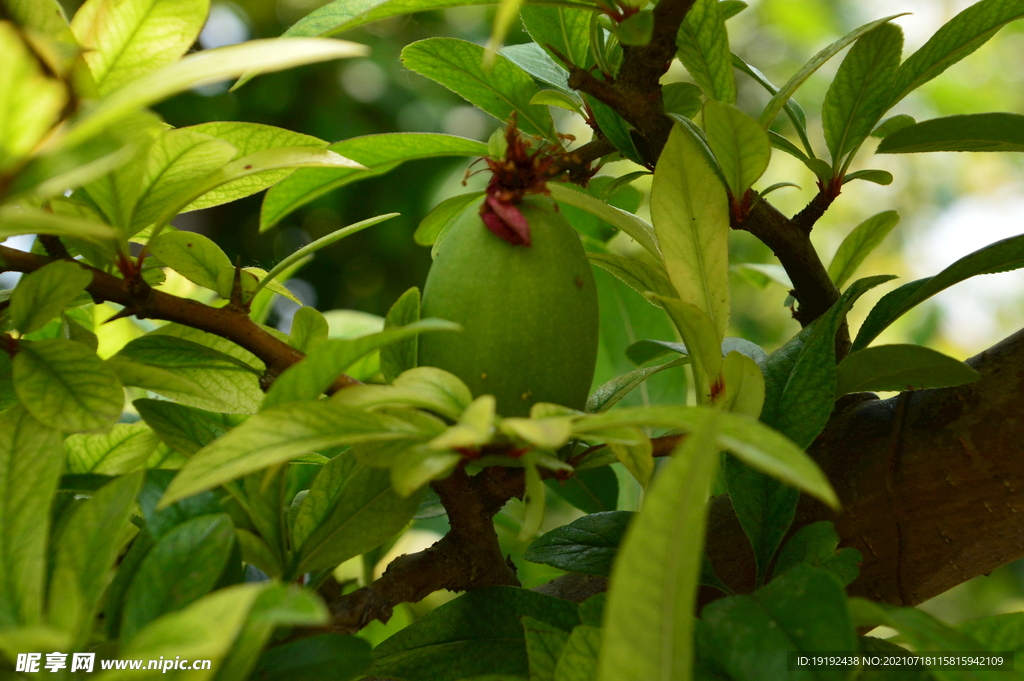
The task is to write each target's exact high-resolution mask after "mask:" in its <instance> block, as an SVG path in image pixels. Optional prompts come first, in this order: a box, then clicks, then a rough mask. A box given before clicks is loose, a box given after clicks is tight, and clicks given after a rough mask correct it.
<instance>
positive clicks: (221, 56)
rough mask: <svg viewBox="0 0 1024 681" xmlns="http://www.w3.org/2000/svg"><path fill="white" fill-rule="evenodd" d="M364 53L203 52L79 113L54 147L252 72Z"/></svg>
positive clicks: (291, 42) (292, 43)
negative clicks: (168, 100)
mask: <svg viewBox="0 0 1024 681" xmlns="http://www.w3.org/2000/svg"><path fill="white" fill-rule="evenodd" d="M365 55H366V48H364V47H363V46H362V45H356V44H355V43H350V42H347V41H344V40H320V39H315V38H287V39H282V38H277V39H273V40H251V41H249V42H247V43H243V44H241V45H231V46H229V47H221V48H217V49H215V50H203V51H202V52H199V53H196V54H192V55H189V56H187V57H185V58H184V59H182V60H181V61H179V62H177V63H175V64H171V65H170V66H165V67H163V68H161V69H158V70H156V71H153V72H151V73H148V74H147V75H145V76H142V77H141V78H139V79H137V80H133V81H131V82H130V83H128V84H127V85H125V86H123V87H121V88H119V89H118V90H116V91H114V92H112V93H110V94H109V95H107V96H106V97H104V98H103V99H101V100H100V101H99V102H97V103H96V105H95V106H94V107H93V108H91V109H89V110H88V111H87V112H85V113H84V114H83V115H82V116H81V118H79V119H78V120H77V121H76V123H75V124H74V125H73V126H72V127H71V128H70V129H69V130H68V132H67V133H66V134H65V136H64V137H63V138H61V140H60V143H61V144H63V145H64V146H68V145H73V144H75V143H77V142H80V141H82V140H84V139H86V138H88V137H91V136H92V135H94V134H96V133H97V132H99V131H100V130H102V129H104V128H106V127H107V126H109V125H111V124H113V123H116V122H117V121H118V120H119V119H121V118H123V117H125V116H127V115H128V114H130V113H132V112H134V111H136V110H138V109H139V108H141V107H145V106H149V105H150V104H153V103H155V102H159V101H160V100H163V99H166V98H167V97H170V96H171V95H175V94H177V93H179V92H182V91H184V90H188V89H189V88H194V87H200V86H202V85H210V84H212V83H218V82H221V81H223V80H226V79H228V78H233V77H235V76H239V75H241V74H242V73H244V72H246V71H248V70H250V69H252V70H257V71H279V70H282V69H287V68H291V67H293V66H300V65H302V64H310V63H314V62H320V61H327V60H331V59H343V58H346V57H362V56H365Z"/></svg>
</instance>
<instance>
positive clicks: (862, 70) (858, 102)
mask: <svg viewBox="0 0 1024 681" xmlns="http://www.w3.org/2000/svg"><path fill="white" fill-rule="evenodd" d="M902 51H903V31H902V30H901V29H900V27H899V26H896V25H895V24H882V25H880V26H877V27H876V28H874V29H873V30H871V31H869V32H868V33H865V34H864V35H862V36H861V37H860V39H858V40H857V42H856V43H854V45H853V47H852V48H851V49H850V52H849V53H848V54H847V55H846V58H845V59H843V63H842V64H841V65H840V67H839V71H838V72H837V73H836V77H835V79H833V81H832V85H831V86H829V89H828V92H827V93H826V94H825V101H824V103H823V104H822V107H821V123H822V126H823V127H824V129H825V143H826V144H827V145H828V150H829V152H830V153H831V154H832V164H833V165H835V166H836V167H837V168H839V167H843V164H844V158H845V157H846V155H847V154H850V153H854V152H856V150H857V149H859V148H860V145H861V144H862V143H863V142H864V140H865V139H867V136H868V134H869V133H870V132H871V130H872V128H874V127H875V124H876V123H878V119H880V118H881V117H882V114H884V113H885V112H886V111H887V110H888V109H889V107H890V106H891V103H890V101H889V85H890V84H891V83H892V79H893V76H894V75H895V73H896V67H898V66H899V63H900V55H901V54H902Z"/></svg>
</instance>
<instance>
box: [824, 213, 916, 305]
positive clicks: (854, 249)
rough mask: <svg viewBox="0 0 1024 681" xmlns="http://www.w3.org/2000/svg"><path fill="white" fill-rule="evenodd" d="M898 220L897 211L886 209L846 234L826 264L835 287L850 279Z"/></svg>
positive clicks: (840, 286)
mask: <svg viewBox="0 0 1024 681" xmlns="http://www.w3.org/2000/svg"><path fill="white" fill-rule="evenodd" d="M899 221H900V215H899V213H897V212H896V211H894V210H887V211H884V212H882V213H877V214H876V215H872V216H871V217H869V218H868V219H867V220H865V221H864V222H862V223H860V224H859V225H857V226H856V227H854V229H853V231H852V232H850V233H849V234H848V235H846V238H845V239H843V243H841V244H840V245H839V250H838V251H836V254H835V256H833V257H832V262H831V263H830V264H829V266H828V276H829V277H830V278H831V279H832V281H833V282H834V283H835V285H836V288H839V289H841V288H842V287H843V285H845V284H846V282H847V281H849V280H850V277H852V276H853V274H854V272H856V271H857V268H858V267H860V265H861V263H862V262H864V259H865V258H867V257H868V255H870V254H871V252H872V251H873V250H875V248H877V247H878V245H879V244H880V243H882V241H883V240H884V239H885V237H886V236H888V235H889V232H891V231H892V228H893V227H895V226H896V223H898V222H899Z"/></svg>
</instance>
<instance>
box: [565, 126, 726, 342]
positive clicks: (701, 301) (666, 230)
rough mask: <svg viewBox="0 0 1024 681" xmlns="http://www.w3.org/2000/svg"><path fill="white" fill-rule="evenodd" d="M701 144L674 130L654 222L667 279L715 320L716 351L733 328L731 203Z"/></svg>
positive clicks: (656, 193) (662, 165) (660, 174)
mask: <svg viewBox="0 0 1024 681" xmlns="http://www.w3.org/2000/svg"><path fill="white" fill-rule="evenodd" d="M698 144H699V142H698V141H697V140H695V139H694V138H693V137H692V136H691V135H690V133H689V132H688V131H687V130H685V129H684V128H683V127H682V126H681V125H676V126H675V127H674V128H673V130H672V134H671V135H670V136H669V139H668V142H667V143H666V145H665V149H664V151H662V153H661V157H660V159H659V160H658V168H657V170H656V172H655V173H654V184H653V186H652V188H651V220H652V222H653V223H654V229H655V231H656V232H657V235H658V243H659V245H660V246H661V251H662V253H663V254H664V262H665V269H666V270H667V271H668V277H669V281H671V282H672V285H673V286H675V289H676V291H677V292H678V295H679V299H680V300H681V301H682V302H683V303H685V304H689V305H693V306H695V307H697V308H698V309H699V310H701V311H702V312H704V313H705V314H706V315H707V316H708V317H710V318H711V320H712V321H713V322H714V328H715V329H717V332H718V336H719V339H718V341H716V343H715V345H716V347H717V345H718V343H720V342H721V338H722V337H723V336H724V335H725V329H726V327H727V326H728V325H729V266H728V256H729V254H728V250H729V231H730V229H729V204H728V201H727V199H726V197H725V192H724V191H723V189H724V188H723V187H722V184H721V181H720V180H719V178H718V175H717V174H716V173H715V171H714V170H713V169H712V168H711V166H710V165H709V164H708V162H707V160H706V159H705V156H704V153H703V152H702V151H701V150H700V148H699V146H698ZM556 198H557V197H556ZM683 340H684V341H686V339H685V338H684V339H683Z"/></svg>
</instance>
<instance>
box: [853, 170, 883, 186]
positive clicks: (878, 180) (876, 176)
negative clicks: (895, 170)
mask: <svg viewBox="0 0 1024 681" xmlns="http://www.w3.org/2000/svg"><path fill="white" fill-rule="evenodd" d="M892 179H893V178H892V173H890V172H889V171H888V170H876V169H873V168H868V169H865V170H858V171H855V172H852V173H847V174H846V175H843V184H846V183H847V182H852V181H854V180H865V181H867V182H873V183H875V184H880V185H882V186H888V185H890V184H892Z"/></svg>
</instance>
